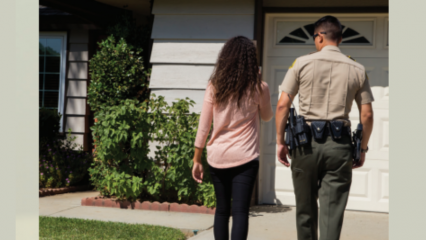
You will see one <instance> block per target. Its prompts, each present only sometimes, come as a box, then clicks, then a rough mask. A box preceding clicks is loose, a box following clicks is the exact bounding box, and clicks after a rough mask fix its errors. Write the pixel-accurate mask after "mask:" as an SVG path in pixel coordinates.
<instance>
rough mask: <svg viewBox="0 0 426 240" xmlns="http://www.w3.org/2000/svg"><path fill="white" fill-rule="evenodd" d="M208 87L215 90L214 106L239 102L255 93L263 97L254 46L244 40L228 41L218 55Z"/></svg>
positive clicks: (249, 41)
mask: <svg viewBox="0 0 426 240" xmlns="http://www.w3.org/2000/svg"><path fill="white" fill-rule="evenodd" d="M209 81H210V83H211V84H212V85H213V88H214V97H213V99H214V103H215V104H217V105H218V106H220V105H223V104H226V103H227V102H228V101H235V100H237V106H238V108H239V107H240V100H241V98H242V97H243V96H244V95H245V94H248V93H250V96H251V97H253V96H254V94H255V93H256V91H258V92H259V93H260V94H261V93H262V88H261V84H262V80H261V78H260V74H259V66H258V65H257V58H256V47H255V46H254V44H253V42H252V41H251V40H250V39H248V38H246V37H243V36H236V37H233V38H231V39H229V40H228V41H227V42H226V43H225V45H224V46H223V48H222V50H221V51H220V53H219V57H218V59H217V62H216V65H215V68H214V70H213V74H212V75H211V77H210V80H209Z"/></svg>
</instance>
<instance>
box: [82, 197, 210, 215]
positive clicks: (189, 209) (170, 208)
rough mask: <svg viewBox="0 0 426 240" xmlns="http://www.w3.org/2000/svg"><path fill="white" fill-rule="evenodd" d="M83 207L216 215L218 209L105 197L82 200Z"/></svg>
mask: <svg viewBox="0 0 426 240" xmlns="http://www.w3.org/2000/svg"><path fill="white" fill-rule="evenodd" d="M81 206H92V207H110V208H122V209H133V210H151V211H164V212H186V213H203V214H214V213H215V211H216V208H208V207H206V206H198V205H188V204H184V203H183V204H179V203H168V202H163V203H160V202H149V201H143V202H140V201H136V202H129V201H127V200H122V201H118V200H115V199H112V198H105V197H91V198H83V199H81Z"/></svg>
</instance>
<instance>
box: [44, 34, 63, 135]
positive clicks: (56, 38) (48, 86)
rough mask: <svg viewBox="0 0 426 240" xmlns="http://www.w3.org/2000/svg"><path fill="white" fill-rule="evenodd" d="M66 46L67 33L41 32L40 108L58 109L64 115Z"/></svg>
mask: <svg viewBox="0 0 426 240" xmlns="http://www.w3.org/2000/svg"><path fill="white" fill-rule="evenodd" d="M65 46H66V34H65V33H40V36H39V108H42V107H44V108H49V109H56V110H58V112H59V113H61V114H62V115H63V108H64V100H63V99H64V89H65V56H66V48H65ZM61 129H62V126H61Z"/></svg>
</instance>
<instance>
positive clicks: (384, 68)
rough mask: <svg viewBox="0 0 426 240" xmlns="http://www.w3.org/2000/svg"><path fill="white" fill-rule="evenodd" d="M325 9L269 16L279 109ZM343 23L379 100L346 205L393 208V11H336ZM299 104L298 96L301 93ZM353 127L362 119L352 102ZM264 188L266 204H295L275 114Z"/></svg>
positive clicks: (267, 51)
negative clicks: (282, 91)
mask: <svg viewBox="0 0 426 240" xmlns="http://www.w3.org/2000/svg"><path fill="white" fill-rule="evenodd" d="M324 15H325V14H320V15H317V14H311V15H306V14H304V15H300V14H299V15H289V14H270V15H267V16H266V21H265V24H266V25H265V39H264V53H263V76H264V80H265V81H266V82H268V84H269V86H270V89H271V99H272V103H273V109H274V111H275V108H276V103H277V101H278V97H279V92H278V86H279V85H280V84H281V82H282V80H283V78H284V75H285V74H286V72H287V69H288V68H289V66H290V65H291V64H292V62H293V61H294V60H295V59H296V58H297V57H299V56H301V55H305V54H308V53H311V52H314V51H315V46H314V42H313V40H312V37H311V36H312V32H313V28H312V24H313V23H314V22H315V21H316V20H317V19H319V18H320V17H322V16H324ZM334 16H336V17H338V18H339V20H340V21H341V23H342V25H343V26H344V30H343V31H344V32H343V43H342V45H341V46H340V48H341V51H342V52H343V53H344V54H346V55H350V56H352V57H353V58H354V59H356V61H357V62H359V63H361V64H363V65H364V66H365V68H366V70H367V74H368V76H369V79H370V85H371V86H372V90H373V94H374V97H375V102H374V103H373V108H374V130H373V134H372V136H371V139H370V143H369V148H370V150H369V152H368V154H367V160H366V163H365V165H364V167H363V168H361V169H357V170H354V172H353V179H352V181H353V183H352V187H351V192H350V198H349V202H348V205H347V209H352V210H364V211H376V212H389V82H388V73H389V71H388V23H389V21H388V15H387V14H334ZM295 103H296V108H298V97H297V96H296V100H295ZM350 119H351V121H352V123H353V126H354V127H356V125H357V124H358V122H359V116H358V109H357V106H356V104H353V109H352V111H351V114H350ZM261 135H262V136H261V139H262V141H261V158H262V159H261V160H262V165H261V169H260V189H259V190H260V191H259V199H260V202H261V203H278V204H284V205H295V197H294V193H293V183H292V179H291V171H290V169H289V168H286V167H284V166H283V165H281V163H279V162H278V161H277V159H276V141H275V119H272V121H270V122H268V123H262V133H261Z"/></svg>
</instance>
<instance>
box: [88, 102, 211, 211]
mask: <svg viewBox="0 0 426 240" xmlns="http://www.w3.org/2000/svg"><path fill="white" fill-rule="evenodd" d="M193 104H194V102H193V101H191V100H189V99H185V100H183V99H181V100H179V101H178V102H175V103H173V104H172V105H171V106H169V105H168V104H167V103H166V102H165V101H164V98H163V97H162V96H160V97H158V98H156V97H155V96H153V97H152V98H151V99H150V101H149V102H148V101H144V102H142V103H139V102H138V101H136V100H125V101H123V103H122V105H120V106H110V107H107V106H105V107H103V108H102V109H101V110H100V111H99V112H98V113H97V114H96V118H97V119H98V121H97V123H95V126H94V127H93V128H92V130H93V136H94V138H95V139H96V143H97V147H96V160H95V162H94V164H93V165H92V166H93V167H92V168H91V169H90V170H89V171H90V174H91V181H92V182H93V184H94V185H95V186H96V188H97V189H98V190H99V191H101V194H102V195H105V196H116V197H117V198H119V199H129V200H135V199H137V198H139V199H143V200H157V201H178V202H185V203H189V204H190V203H196V204H204V205H207V206H213V205H214V204H215V199H214V198H215V196H214V192H213V185H212V184H211V181H210V179H209V174H205V179H204V182H203V184H200V185H197V184H196V183H195V181H193V180H192V175H191V168H192V156H193V151H194V147H193V143H194V140H195V136H196V132H197V125H198V119H199V115H197V114H195V113H191V114H190V113H189V107H190V106H192V105H193ZM153 141H155V144H156V145H157V146H156V151H154V157H151V156H149V154H148V153H149V151H150V149H149V142H153ZM205 159H206V154H205V152H204V154H203V161H204V164H206V161H205ZM206 169H208V168H207V165H206Z"/></svg>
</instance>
